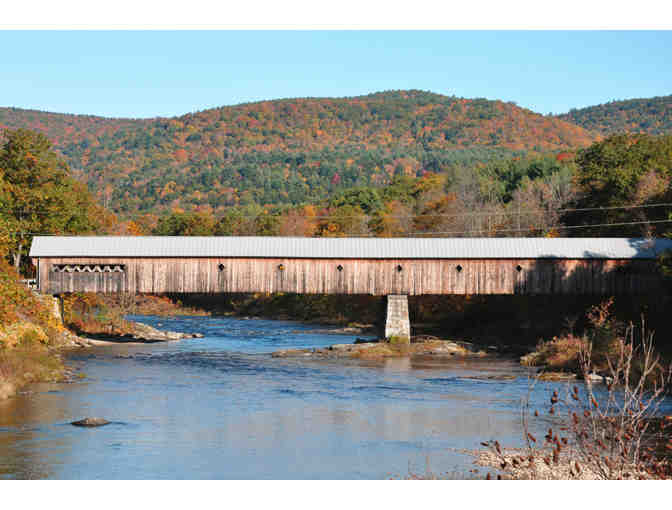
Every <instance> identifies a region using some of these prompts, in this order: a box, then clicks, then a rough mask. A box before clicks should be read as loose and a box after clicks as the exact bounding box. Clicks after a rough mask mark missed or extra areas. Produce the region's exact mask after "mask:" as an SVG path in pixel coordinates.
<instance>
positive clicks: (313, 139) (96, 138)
mask: <svg viewBox="0 0 672 510" xmlns="http://www.w3.org/2000/svg"><path fill="white" fill-rule="evenodd" d="M0 128H10V129H17V128H28V129H33V130H36V131H40V132H42V133H44V134H45V135H46V136H47V137H48V138H49V139H50V140H52V142H53V144H54V146H55V148H56V149H57V150H58V151H59V152H60V153H61V154H62V155H63V156H64V157H65V158H66V160H67V161H68V163H69V164H70V167H71V169H72V172H73V174H74V175H75V176H76V177H77V178H78V179H80V180H82V181H84V182H86V183H87V184H88V186H89V188H90V189H91V190H92V191H94V192H95V193H96V194H97V195H98V197H99V200H100V201H101V202H103V203H105V204H110V206H111V208H112V209H113V210H115V211H116V212H121V213H133V212H161V211H164V210H170V209H175V208H186V209H191V208H203V207H206V208H211V209H213V210H218V209H222V208H224V207H227V206H230V205H235V204H239V203H246V202H256V203H259V204H276V205H281V204H297V203H305V202H308V201H315V200H318V199H320V198H324V197H325V196H327V195H328V194H329V193H331V192H333V191H335V190H337V189H341V188H347V187H352V186H358V185H374V186H375V185H383V184H385V183H386V182H389V180H390V178H391V177H392V176H393V175H398V174H403V175H423V174H424V173H425V172H445V171H448V170H449V169H450V168H451V167H454V166H459V165H463V166H464V165H473V164H479V163H483V162H487V161H490V160H493V159H501V158H510V157H520V156H523V155H525V154H527V153H547V152H556V153H557V152H563V151H570V152H571V151H575V150H576V149H578V148H581V147H585V146H587V145H589V144H590V143H592V142H594V141H596V140H598V139H600V138H601V136H603V135H602V134H601V133H600V132H599V130H595V129H590V130H589V129H586V128H584V127H581V126H579V125H577V124H575V123H573V122H570V121H568V120H566V119H564V118H560V117H558V116H544V115H541V114H539V113H536V112H533V111H532V110H529V109H527V108H523V107H520V106H518V105H516V104H514V103H512V102H504V101H499V100H488V99H484V98H471V99H470V98H460V97H456V96H445V95H441V94H436V93H433V92H427V91H421V90H395V91H381V92H374V93H371V94H367V95H362V96H351V97H344V98H290V99H273V100H264V101H255V102H249V103H241V104H239V105H234V106H221V107H217V108H209V109H206V110H202V111H198V112H191V113H186V114H183V115H180V116H174V117H154V118H150V119H144V118H143V119H132V118H119V119H117V118H108V117H102V116H93V115H80V114H59V113H53V112H40V111H39V110H23V109H19V108H12V107H9V108H8V107H5V108H0Z"/></svg>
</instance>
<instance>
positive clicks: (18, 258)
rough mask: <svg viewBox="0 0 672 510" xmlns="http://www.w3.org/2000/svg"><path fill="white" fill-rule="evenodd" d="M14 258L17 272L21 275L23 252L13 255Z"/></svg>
mask: <svg viewBox="0 0 672 510" xmlns="http://www.w3.org/2000/svg"><path fill="white" fill-rule="evenodd" d="M12 258H13V259H14V267H15V268H16V272H17V273H20V272H21V251H17V252H16V253H12Z"/></svg>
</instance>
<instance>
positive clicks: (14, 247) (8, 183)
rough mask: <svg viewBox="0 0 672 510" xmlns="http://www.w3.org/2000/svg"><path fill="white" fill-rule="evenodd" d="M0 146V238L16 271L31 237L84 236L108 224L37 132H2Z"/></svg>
mask: <svg viewBox="0 0 672 510" xmlns="http://www.w3.org/2000/svg"><path fill="white" fill-rule="evenodd" d="M4 139H5V143H4V145H3V146H2V147H1V148H0V237H3V242H5V243H7V245H6V246H7V252H8V253H9V255H10V257H11V260H12V263H13V264H14V266H15V267H16V268H17V270H19V268H20V267H21V262H22V260H23V259H22V257H23V255H25V254H26V252H27V248H28V247H29V246H30V243H31V240H32V236H33V235H34V234H84V233H89V232H95V231H97V230H98V229H99V228H100V227H101V226H103V225H104V224H105V223H106V221H107V220H109V217H108V215H106V214H105V213H104V211H103V209H102V208H101V207H100V206H98V205H97V204H96V203H95V201H94V199H93V197H92V196H91V194H90V193H89V192H88V190H87V189H86V187H85V186H84V185H83V184H81V183H79V182H77V181H75V180H74V179H73V178H72V177H70V175H69V169H68V166H67V164H66V163H65V161H64V160H63V159H62V158H60V157H59V156H58V155H57V154H56V153H55V152H54V151H53V150H52V149H51V143H50V142H49V140H48V139H47V138H46V137H45V136H44V135H42V134H39V133H36V132H33V131H29V130H26V129H17V130H6V131H5V132H4Z"/></svg>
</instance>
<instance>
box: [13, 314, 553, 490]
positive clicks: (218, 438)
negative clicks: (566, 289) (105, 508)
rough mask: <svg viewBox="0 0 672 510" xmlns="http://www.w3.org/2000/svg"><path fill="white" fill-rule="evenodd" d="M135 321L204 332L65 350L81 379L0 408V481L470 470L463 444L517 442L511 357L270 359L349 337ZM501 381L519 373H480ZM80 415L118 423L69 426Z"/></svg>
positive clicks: (370, 475)
mask: <svg viewBox="0 0 672 510" xmlns="http://www.w3.org/2000/svg"><path fill="white" fill-rule="evenodd" d="M129 318H130V319H131V320H136V321H138V322H143V323H146V324H149V325H151V326H154V327H158V328H160V329H166V330H171V331H183V332H189V333H202V334H203V335H204V337H203V338H194V339H187V340H181V341H179V342H170V343H154V344H144V345H123V344H120V345H113V346H101V347H95V348H86V349H80V350H76V351H72V352H71V353H70V354H68V355H67V363H68V364H69V365H70V366H72V367H73V368H75V369H77V370H79V371H81V372H83V373H84V374H86V378H84V379H82V380H81V381H77V382H74V383H54V384H51V383H50V384H36V385H32V386H31V387H29V388H28V391H26V392H24V393H22V394H20V395H19V396H17V397H16V398H12V399H9V400H6V401H0V478H4V479H384V478H391V477H406V476H409V475H412V474H419V475H426V474H430V473H431V474H433V475H438V476H443V477H448V478H470V477H473V476H474V475H473V474H471V473H470V472H469V470H470V469H473V468H474V466H473V465H472V459H471V457H469V456H468V455H464V454H463V453H460V452H459V450H461V449H476V448H478V447H479V443H480V442H481V441H484V440H489V439H498V440H499V441H500V442H501V443H502V444H506V445H507V446H519V445H520V444H521V436H522V434H521V427H520V409H521V398H524V397H525V396H526V395H527V394H528V388H529V384H528V378H527V371H526V370H525V369H523V368H522V367H520V366H519V365H518V364H517V363H515V362H514V361H492V360H488V361H486V360H456V359H451V360H444V361H440V360H438V359H424V360H418V361H413V362H411V361H410V360H409V359H389V360H385V361H380V362H372V361H368V362H367V361H359V360H318V359H301V358H299V359H283V358H273V357H271V355H270V353H271V352H273V351H276V350H279V349H288V348H306V347H324V346H327V345H330V344H334V343H348V342H352V341H354V339H355V337H353V336H345V335H333V334H328V331H329V328H326V327H325V328H316V326H314V325H310V326H308V325H303V324H299V323H294V322H285V321H271V320H256V319H250V320H244V319H234V318H221V317H219V318H211V317H178V318H165V317H150V316H136V317H129ZM499 375H514V376H515V378H514V379H510V380H496V379H487V377H489V376H499ZM558 386H559V384H558V383H538V384H537V385H536V386H535V387H534V389H533V390H532V393H531V399H532V403H533V405H534V406H536V407H538V408H539V409H540V410H543V409H546V408H547V407H548V406H547V402H548V398H549V395H550V393H551V392H552V390H553V389H554V388H557V387H558ZM84 417H102V418H106V419H107V420H110V421H111V422H112V423H111V424H109V425H106V426H104V427H99V428H90V429H87V428H79V427H74V426H72V425H70V422H71V421H74V420H78V419H81V418H84ZM476 476H482V475H476Z"/></svg>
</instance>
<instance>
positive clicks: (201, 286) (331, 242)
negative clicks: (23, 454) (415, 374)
mask: <svg viewBox="0 0 672 510" xmlns="http://www.w3.org/2000/svg"><path fill="white" fill-rule="evenodd" d="M669 249H672V240H668V239H639V238H305V237H300V238H299V237H166V236H163V237H63V236H41V237H35V238H34V239H33V244H32V247H31V250H30V257H31V258H32V260H33V263H34V264H35V265H36V266H37V274H38V276H37V279H38V288H39V290H40V291H41V292H45V293H49V294H60V293H65V292H131V293H168V292H170V293H228V292H289V293H299V294H372V295H387V296H389V295H403V296H406V295H409V294H410V295H421V294H605V295H613V294H638V293H650V292H656V291H658V290H659V288H660V285H661V279H660V276H659V274H658V271H657V266H656V260H655V259H656V257H657V256H658V255H659V254H660V253H662V252H663V251H665V250H669ZM403 301H404V303H406V300H405V299H404V300H403ZM406 316H407V315H406Z"/></svg>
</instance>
